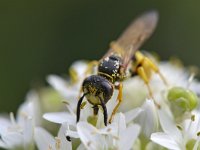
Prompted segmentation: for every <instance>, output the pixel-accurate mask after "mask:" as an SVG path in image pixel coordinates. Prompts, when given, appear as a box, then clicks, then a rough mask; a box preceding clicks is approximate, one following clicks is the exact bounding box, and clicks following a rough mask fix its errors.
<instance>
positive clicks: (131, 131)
mask: <svg viewBox="0 0 200 150" xmlns="http://www.w3.org/2000/svg"><path fill="white" fill-rule="evenodd" d="M139 133H140V126H139V125H130V126H129V127H128V128H127V129H126V130H124V131H123V132H122V133H121V136H120V139H119V140H120V141H119V149H123V150H130V149H131V147H132V146H133V144H134V142H135V140H136V139H137V137H138V136H139ZM125 145H126V146H125Z"/></svg>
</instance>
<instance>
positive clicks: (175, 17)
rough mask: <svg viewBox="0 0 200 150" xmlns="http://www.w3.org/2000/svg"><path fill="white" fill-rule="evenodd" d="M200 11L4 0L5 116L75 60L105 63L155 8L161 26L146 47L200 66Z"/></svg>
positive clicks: (172, 5)
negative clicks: (111, 48) (114, 44)
mask: <svg viewBox="0 0 200 150" xmlns="http://www.w3.org/2000/svg"><path fill="white" fill-rule="evenodd" d="M199 6H200V1H197V0H196V1H195V0H182V1H180V0H166V1H164V0H146V1H145V0H124V1H119V0H98V1H97V0H96V1H95V0H74V1H72V0H71V1H70V0H57V1H56V0H34V1H26V0H23V1H21V0H17V1H16V0H5V1H4V0H2V1H1V2H0V112H5V111H6V112H10V111H15V110H16V109H17V107H18V106H19V104H20V103H21V102H22V101H23V100H24V97H25V95H26V92H27V91H28V90H29V89H30V88H31V87H34V86H35V85H38V84H39V85H42V84H44V83H45V77H46V76H47V75H48V74H51V73H55V74H66V73H67V69H68V67H69V65H70V64H71V63H72V62H73V61H75V60H79V59H99V58H100V57H101V56H102V55H103V54H104V53H105V51H106V50H107V48H108V44H109V42H110V41H112V40H114V39H116V38H117V36H118V35H119V34H120V33H121V32H122V31H123V29H125V28H126V26H127V25H128V24H129V22H131V20H132V19H133V18H134V17H135V16H136V15H138V14H140V13H142V12H144V11H146V10H149V9H156V10H158V11H159V13H160V21H159V25H158V28H157V30H156V32H155V34H154V35H153V37H152V38H151V39H150V40H149V41H148V42H146V43H145V44H144V46H143V47H142V48H143V49H147V50H150V51H155V52H157V53H159V54H160V56H161V58H162V59H167V58H169V57H170V56H172V55H173V56H178V57H179V58H181V59H182V60H183V61H184V62H185V64H187V65H189V64H195V65H200V64H199V54H200V50H199V49H200V42H199V39H200V29H199V28H200V16H199V15H200V8H199Z"/></svg>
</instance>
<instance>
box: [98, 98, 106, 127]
mask: <svg viewBox="0 0 200 150" xmlns="http://www.w3.org/2000/svg"><path fill="white" fill-rule="evenodd" d="M99 100H100V102H101V107H102V108H103V116H104V124H105V126H107V119H108V112H107V108H106V105H105V103H104V101H103V100H102V98H101V97H99Z"/></svg>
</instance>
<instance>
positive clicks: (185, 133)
mask: <svg viewBox="0 0 200 150" xmlns="http://www.w3.org/2000/svg"><path fill="white" fill-rule="evenodd" d="M192 113H193V116H192V117H191V119H186V120H185V121H184V122H183V123H182V124H181V125H179V126H178V127H179V128H180V129H178V127H177V126H176V124H175V122H174V121H173V119H172V118H171V117H170V116H169V115H168V114H167V113H166V112H165V111H164V110H160V111H159V118H160V123H161V126H162V129H163V131H164V132H157V133H153V134H152V135H151V140H152V141H153V142H155V143H157V144H160V145H162V146H164V147H166V148H168V149H173V150H184V149H187V147H190V148H191V147H193V150H197V148H199V142H200V137H199V130H200V126H199V125H200V119H199V118H200V113H199V112H197V111H193V112H192ZM190 140H194V142H193V143H190Z"/></svg>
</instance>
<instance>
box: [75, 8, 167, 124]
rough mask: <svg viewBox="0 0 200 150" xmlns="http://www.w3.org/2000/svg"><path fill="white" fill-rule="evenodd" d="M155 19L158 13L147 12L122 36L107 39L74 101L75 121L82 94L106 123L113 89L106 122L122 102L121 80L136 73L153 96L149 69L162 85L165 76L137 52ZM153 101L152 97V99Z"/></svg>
mask: <svg viewBox="0 0 200 150" xmlns="http://www.w3.org/2000/svg"><path fill="white" fill-rule="evenodd" d="M157 22H158V13H157V12H156V11H150V12H146V13H144V14H142V15H141V16H139V17H138V18H137V19H135V20H134V21H133V22H132V23H131V24H130V26H129V27H128V28H127V29H126V30H125V31H124V32H123V33H122V35H121V36H120V37H119V39H117V40H116V41H114V42H111V44H110V49H109V50H108V52H107V53H106V54H105V55H104V56H103V58H102V59H100V60H99V61H98V62H97V66H98V67H97V68H98V69H97V74H95V75H91V76H89V77H86V78H85V80H84V81H83V84H82V92H83V95H82V96H80V99H79V101H78V104H77V122H78V121H79V119H80V111H81V105H82V101H83V99H84V97H86V99H87V100H88V102H89V103H90V104H92V105H93V112H94V115H97V114H98V110H99V107H102V109H103V114H104V124H105V126H107V118H108V114H107V108H106V103H107V102H108V101H109V100H110V99H111V97H112V95H113V91H114V89H117V90H118V97H117V100H118V103H117V104H116V106H115V107H114V109H113V111H112V114H111V117H110V118H109V123H111V121H112V119H113V116H114V115H115V113H116V112H117V110H118V107H119V106H120V103H121V102H122V81H123V80H125V79H126V78H129V77H131V76H133V75H139V76H140V77H141V79H142V80H143V81H144V83H145V84H146V85H147V88H148V91H149V96H150V97H152V98H153V95H152V91H151V88H150V86H149V82H150V77H151V72H155V73H157V74H158V75H159V76H160V78H161V79H162V80H163V82H164V83H165V84H167V82H166V80H165V78H164V77H163V75H162V74H161V73H160V71H159V69H158V67H157V66H156V65H155V64H154V63H153V61H152V60H150V59H149V58H148V57H146V56H144V55H143V54H142V53H141V52H139V51H137V50H138V49H139V47H140V46H141V45H142V43H143V42H144V41H146V40H147V39H148V38H149V37H150V35H151V34H152V33H153V31H154V29H155V27H156V25H157ZM154 102H155V100H154Z"/></svg>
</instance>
